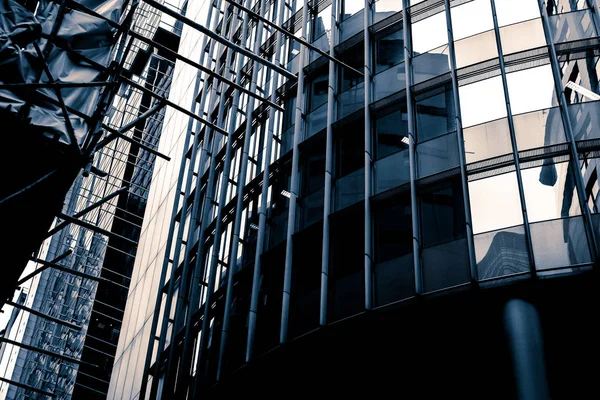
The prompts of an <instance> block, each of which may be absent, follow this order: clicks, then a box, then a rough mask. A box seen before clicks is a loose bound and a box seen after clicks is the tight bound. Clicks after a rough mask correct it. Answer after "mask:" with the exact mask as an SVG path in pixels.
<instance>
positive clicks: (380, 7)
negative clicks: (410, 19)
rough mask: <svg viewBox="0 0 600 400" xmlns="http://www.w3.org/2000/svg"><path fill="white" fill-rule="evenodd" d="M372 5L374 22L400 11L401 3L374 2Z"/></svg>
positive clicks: (389, 0) (388, 0) (376, 0)
mask: <svg viewBox="0 0 600 400" xmlns="http://www.w3.org/2000/svg"><path fill="white" fill-rule="evenodd" d="M373 3H374V5H373V8H374V10H375V22H377V21H380V20H382V19H384V18H387V17H388V16H390V15H392V14H395V13H396V12H398V11H402V1H399V0H375V1H374V2H373Z"/></svg>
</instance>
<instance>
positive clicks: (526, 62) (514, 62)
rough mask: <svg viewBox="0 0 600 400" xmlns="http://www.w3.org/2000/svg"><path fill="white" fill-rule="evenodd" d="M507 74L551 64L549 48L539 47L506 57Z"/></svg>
mask: <svg viewBox="0 0 600 400" xmlns="http://www.w3.org/2000/svg"><path fill="white" fill-rule="evenodd" d="M504 64H505V66H506V73H510V72H515V71H521V70H524V69H529V68H534V67H539V66H541V65H546V64H550V55H549V52H548V46H542V47H537V48H535V49H531V50H525V51H521V52H519V53H513V54H509V55H505V56H504Z"/></svg>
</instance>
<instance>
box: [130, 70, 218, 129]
mask: <svg viewBox="0 0 600 400" xmlns="http://www.w3.org/2000/svg"><path fill="white" fill-rule="evenodd" d="M121 78H122V79H123V80H124V81H125V82H127V84H128V85H130V86H132V87H134V88H136V89H137V90H140V91H142V92H144V93H146V94H149V95H150V96H152V97H154V98H155V99H158V100H161V101H163V102H164V103H165V104H166V105H167V106H169V107H171V108H174V109H175V110H177V111H179V112H182V113H184V114H185V115H187V116H188V117H190V118H193V119H195V120H196V121H198V122H202V123H203V124H204V125H206V126H208V127H210V128H211V129H214V130H215V131H217V132H219V133H222V134H223V135H227V131H226V130H224V129H222V128H219V127H218V126H216V125H215V124H213V123H211V122H209V121H207V120H206V119H204V118H202V117H200V116H198V115H196V114H194V113H193V112H191V111H189V110H186V109H185V108H183V107H181V106H179V105H177V104H175V103H173V102H172V101H169V100H167V98H166V97H163V96H161V95H159V94H156V93H154V92H153V91H151V90H148V89H146V88H145V87H143V86H142V85H140V84H138V83H136V82H134V81H132V80H131V79H129V78H127V77H126V76H123V75H121Z"/></svg>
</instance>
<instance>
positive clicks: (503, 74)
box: [490, 0, 537, 278]
mask: <svg viewBox="0 0 600 400" xmlns="http://www.w3.org/2000/svg"><path fill="white" fill-rule="evenodd" d="M490 2H491V8H492V18H493V20H494V35H495V36H496V47H497V49H498V61H499V63H500V76H501V77H502V88H503V89H504V101H505V104H506V118H507V121H508V129H509V133H510V141H511V144H512V150H513V158H514V162H515V170H516V174H517V184H518V186H519V198H520V200H521V212H522V215H523V227H524V229H525V240H526V241H527V247H528V249H529V263H530V272H531V276H532V278H536V277H537V271H536V268H535V258H534V256H533V242H532V240H531V227H530V226H529V216H528V215H527V204H526V203H525V190H524V187H523V177H522V175H521V163H520V161H519V151H518V149H517V138H516V135H515V124H514V120H513V115H512V108H511V105H510V97H509V93H508V83H507V78H506V66H505V65H504V53H503V51H502V42H501V40H500V28H499V27H498V17H497V15H496V2H495V0H490Z"/></svg>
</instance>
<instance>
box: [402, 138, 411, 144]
mask: <svg viewBox="0 0 600 400" xmlns="http://www.w3.org/2000/svg"><path fill="white" fill-rule="evenodd" d="M401 141H402V143H404V144H410V140H409V139H408V136H402V140H401Z"/></svg>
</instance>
